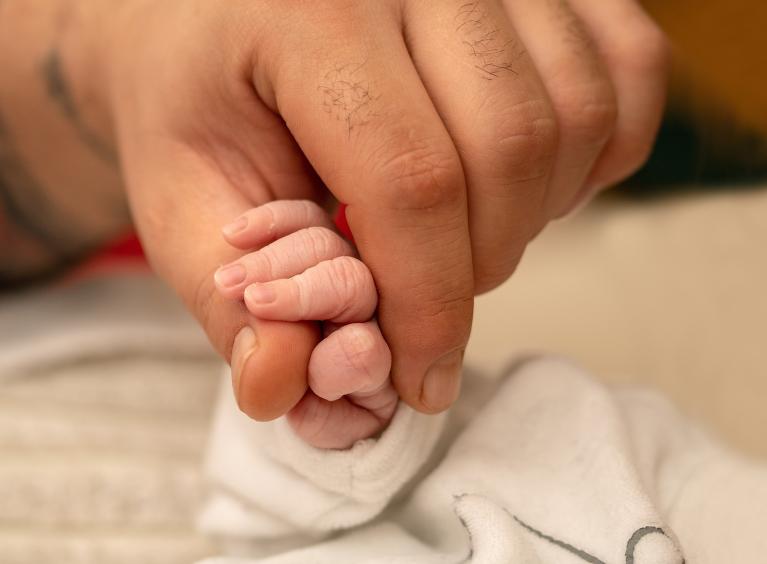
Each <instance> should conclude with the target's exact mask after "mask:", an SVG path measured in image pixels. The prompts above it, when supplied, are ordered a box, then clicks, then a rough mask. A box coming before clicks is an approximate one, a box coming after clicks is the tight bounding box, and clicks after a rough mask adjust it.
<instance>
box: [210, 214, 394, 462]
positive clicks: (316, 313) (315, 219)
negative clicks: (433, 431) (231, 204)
mask: <svg viewBox="0 0 767 564" xmlns="http://www.w3.org/2000/svg"><path fill="white" fill-rule="evenodd" d="M233 225H235V226H236V229H228V230H227V231H225V233H224V236H225V237H226V240H227V241H228V242H229V243H230V244H231V245H233V246H234V247H237V248H238V249H241V250H243V251H248V252H246V254H244V255H243V256H242V257H241V258H240V259H239V260H237V261H234V262H233V263H231V264H229V265H226V266H224V267H222V268H221V269H219V271H218V272H217V273H216V286H217V287H218V290H219V291H220V292H221V293H222V294H223V295H225V296H227V297H229V298H231V299H237V300H243V299H244V301H245V305H246V307H247V308H248V310H249V311H250V312H251V313H252V314H253V315H255V316H256V317H259V318H261V319H271V320H278V321H305V320H316V321H322V322H323V324H322V329H323V337H324V338H323V340H322V341H320V342H319V344H317V346H316V347H315V349H314V351H313V352H312V355H311V358H310V360H309V366H308V367H307V380H308V385H309V390H307V392H306V394H305V395H304V397H303V398H302V399H301V401H300V402H299V403H298V404H297V405H296V406H295V407H293V409H292V410H291V411H290V412H289V413H288V420H289V422H290V424H291V425H292V427H293V429H294V430H295V432H296V433H297V434H298V435H299V436H300V437H302V438H303V439H304V440H305V441H306V442H308V443H309V444H311V445H313V446H316V447H319V448H336V449H343V448H349V447H350V446H352V445H353V444H354V442H355V441H358V440H360V439H365V438H369V437H372V436H375V435H376V434H378V433H380V432H381V431H382V430H383V429H384V428H385V427H386V426H387V425H388V424H389V421H390V420H391V418H392V416H393V414H394V411H395V409H396V407H397V402H398V400H399V398H398V396H397V393H396V392H395V390H394V388H393V386H392V384H391V380H390V378H389V371H390V368H391V353H390V351H389V347H388V345H387V344H386V341H385V340H384V338H383V335H382V334H381V331H380V329H379V328H378V324H377V323H376V321H375V319H373V314H374V313H375V310H376V307H377V305H378V294H377V291H376V288H375V284H374V282H373V277H372V275H371V274H370V271H369V270H368V268H367V267H366V266H365V265H364V264H363V263H362V262H361V261H360V260H359V259H358V258H356V252H355V250H354V248H353V247H352V245H351V244H350V243H349V242H347V241H346V240H345V239H343V238H342V237H341V236H340V235H339V234H338V233H336V231H335V230H334V229H333V224H332V223H331V221H330V218H329V217H328V216H327V214H326V213H325V212H324V211H323V210H322V208H320V207H319V206H317V205H316V204H314V203H312V202H309V201H298V200H295V201H288V200H281V201H276V202H271V203H268V204H265V205H263V206H260V207H257V208H253V209H251V210H249V211H248V212H246V213H245V214H243V216H241V218H239V219H238V220H237V221H236V222H234V223H233ZM254 249H257V250H254ZM233 281H234V283H232V282H233Z"/></svg>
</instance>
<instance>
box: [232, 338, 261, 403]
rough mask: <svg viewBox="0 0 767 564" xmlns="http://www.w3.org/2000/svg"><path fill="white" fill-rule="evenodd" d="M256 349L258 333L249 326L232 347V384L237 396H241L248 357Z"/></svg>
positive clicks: (235, 339)
mask: <svg viewBox="0 0 767 564" xmlns="http://www.w3.org/2000/svg"><path fill="white" fill-rule="evenodd" d="M255 348H256V333H255V331H253V329H251V328H250V327H248V326H247V325H246V326H245V327H243V328H242V329H240V332H239V333H237V336H236V337H235V338H234V344H233V345H232V361H231V364H232V383H233V386H234V392H235V394H239V389H240V374H241V373H242V369H243V367H244V366H245V363H246V362H247V360H248V357H250V355H251V354H252V353H253V351H254V350H255Z"/></svg>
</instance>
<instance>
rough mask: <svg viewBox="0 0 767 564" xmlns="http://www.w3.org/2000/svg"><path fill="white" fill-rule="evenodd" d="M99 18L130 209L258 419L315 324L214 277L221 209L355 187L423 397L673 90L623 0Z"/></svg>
mask: <svg viewBox="0 0 767 564" xmlns="http://www.w3.org/2000/svg"><path fill="white" fill-rule="evenodd" d="M112 22H113V23H112V24H111V25H110V26H109V27H108V29H107V31H108V35H109V46H108V49H107V52H106V54H105V57H104V60H105V67H104V68H105V69H106V70H105V72H106V80H105V84H107V85H108V88H109V107H110V113H111V115H112V117H113V120H114V127H115V131H116V135H117V139H118V144H119V150H120V154H121V161H122V165H123V169H124V174H125V177H126V181H127V187H128V193H129V199H130V202H131V206H132V210H133V214H134V217H135V221H136V223H137V225H138V228H139V231H140V234H141V237H142V240H143V242H144V245H145V248H146V250H147V252H148V254H149V257H150V260H151V262H152V263H153V264H154V266H155V267H156V269H157V270H158V272H159V273H160V274H161V275H162V276H163V277H164V278H165V279H166V280H167V281H168V282H169V283H170V284H171V285H172V286H173V287H174V288H175V289H176V290H177V291H178V292H179V293H180V295H181V296H182V297H183V298H184V299H185V300H186V302H187V304H188V305H189V307H190V308H191V310H192V311H193V312H194V313H195V314H196V315H197V317H198V318H199V320H200V322H201V323H202V325H203V327H204V328H205V330H206V331H207V333H208V335H209V337H210V339H211V341H212V342H213V344H214V345H215V346H216V348H217V349H218V350H219V352H220V353H221V354H222V355H223V356H224V357H226V358H227V359H231V362H232V366H233V369H234V374H235V380H236V386H235V388H236V392H237V395H238V399H239V402H240V406H241V408H242V409H243V410H244V411H245V412H246V413H248V414H249V415H251V416H252V417H254V418H256V419H265V418H271V417H275V416H277V415H280V414H282V413H285V412H286V411H287V410H288V409H290V407H291V406H292V405H294V404H295V403H296V402H297V401H298V400H299V399H300V397H301V395H302V394H303V391H304V390H305V386H306V384H305V374H306V365H307V362H308V358H309V354H310V352H311V350H312V348H313V347H314V344H315V343H316V340H317V339H318V334H317V330H316V328H315V327H314V326H313V325H311V324H304V325H296V324H285V323H277V322H263V321H258V320H256V319H254V318H252V317H249V316H248V315H247V312H246V311H245V309H244V308H243V307H242V305H241V304H237V303H233V302H229V301H227V300H226V299H224V298H223V297H220V296H219V294H218V293H217V292H216V289H215V286H214V282H213V276H214V273H215V272H216V271H217V269H218V267H219V266H220V265H221V264H224V263H227V262H228V261H230V260H233V259H234V258H235V257H234V255H232V251H231V250H230V248H229V247H228V246H227V245H226V243H225V242H224V240H223V238H222V237H221V234H220V228H221V226H222V225H223V224H225V223H226V222H228V221H229V220H230V218H232V217H235V216H236V215H237V214H238V213H241V212H242V211H244V210H246V209H248V208H250V207H252V206H253V205H257V204H259V203H263V202H266V201H269V200H273V199H286V198H289V199H295V198H314V199H321V198H322V197H323V193H324V191H325V187H327V190H329V191H330V192H332V194H333V195H334V196H335V197H336V198H337V199H338V200H340V201H343V202H345V203H347V204H348V208H347V217H348V221H349V224H350V227H351V229H352V231H353V233H354V236H355V240H356V243H357V246H358V248H359V251H360V254H361V257H362V258H363V260H364V261H365V263H366V264H367V265H368V266H369V267H370V270H371V271H372V273H373V275H374V277H375V280H376V283H377V286H378V289H379V293H380V308H379V320H380V324H381V327H382V330H383V333H384V335H385V337H386V339H387V341H388V343H389V345H390V347H391V350H392V355H393V367H392V376H393V379H394V382H395V385H396V387H397V390H398V392H399V393H400V394H401V396H402V398H403V399H404V400H405V401H406V402H408V403H409V404H410V405H412V406H414V407H415V408H416V409H419V410H422V411H427V412H436V411H439V410H442V409H444V408H446V407H448V406H449V405H450V404H451V403H452V401H453V400H454V399H455V397H456V395H457V393H458V387H459V373H460V364H461V359H462V353H463V350H464V347H465V345H466V342H467V339H468V335H469V331H470V325H471V316H472V303H473V296H474V295H475V294H477V293H481V292H484V291H487V290H489V289H491V288H493V287H495V286H497V285H498V284H500V283H501V282H503V281H504V280H506V279H507V278H508V277H509V276H510V275H511V274H512V272H513V271H514V269H515V267H516V265H517V263H518V262H519V260H520V257H521V256H522V254H523V251H524V249H525V246H526V245H527V243H528V242H529V241H530V240H531V239H532V238H533V237H534V236H535V235H536V234H537V233H538V232H539V231H540V230H541V229H542V228H543V227H544V226H545V224H546V223H547V222H548V221H550V220H551V219H553V218H556V217H558V216H561V215H563V214H565V213H567V211H568V210H570V209H572V208H573V206H575V205H576V204H577V203H578V202H580V201H582V200H583V199H584V198H586V197H587V196H588V195H590V194H592V193H593V192H594V191H595V190H597V189H599V188H602V187H604V186H607V185H609V184H612V183H614V182H616V181H618V180H620V179H621V178H623V177H625V176H626V175H628V174H629V173H631V172H632V171H633V170H635V169H636V168H637V167H638V166H639V165H640V164H641V163H642V162H643V161H644V160H645V158H646V156H647V155H648V152H649V150H650V147H651V144H652V141H653V138H654V135H655V132H656V129H657V126H658V123H659V119H660V115H661V110H662V105H663V100H664V91H665V66H666V60H665V59H666V57H665V52H666V51H665V43H664V39H663V35H662V34H661V32H660V31H659V30H658V28H657V27H656V26H655V25H654V24H653V23H652V21H650V20H649V19H648V17H647V16H646V15H645V14H644V12H643V11H642V9H641V8H640V6H639V5H638V4H637V3H636V2H635V1H633V0H612V1H610V2H605V1H604V0H505V1H503V2H501V1H499V0H478V1H472V2H467V1H466V0H445V1H442V2H434V1H433V0H359V1H356V2H338V1H332V0H315V1H313V2H297V1H269V0H237V1H231V2H199V1H198V2H189V1H188V0H167V1H164V2H154V1H148V0H133V1H131V2H126V3H122V4H121V5H120V8H114V11H113V14H112ZM315 171H316V172H315ZM320 179H321V181H320ZM238 225H241V223H240V224H238V223H236V222H235V223H234V224H232V225H230V226H229V229H230V231H231V230H236V229H237V227H238ZM243 275H245V276H247V272H243V271H242V270H239V269H237V268H234V269H227V270H226V273H225V274H224V271H221V272H220V273H219V277H220V280H219V281H222V280H224V279H225V280H224V281H227V280H228V281H229V282H232V283H235V282H237V279H238V277H239V278H241V277H242V276H243ZM243 328H245V329H243Z"/></svg>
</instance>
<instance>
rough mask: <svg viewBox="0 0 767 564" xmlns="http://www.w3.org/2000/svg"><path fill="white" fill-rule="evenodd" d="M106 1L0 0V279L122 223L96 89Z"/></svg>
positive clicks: (83, 248) (123, 211) (70, 253)
mask: <svg viewBox="0 0 767 564" xmlns="http://www.w3.org/2000/svg"><path fill="white" fill-rule="evenodd" d="M112 3H113V2H112V0H47V1H44V2H43V1H37V2H30V1H29V0H2V1H0V284H6V283H8V282H12V281H17V280H21V279H25V278H29V277H32V276H36V275H39V274H42V273H44V272H47V271H50V270H52V269H55V268H56V267H57V266H59V265H61V264H64V263H67V262H69V261H71V260H73V259H75V258H77V257H78V256H81V255H82V254H83V253H85V252H87V251H88V250H89V249H91V248H92V247H94V246H95V245H97V244H98V243H99V242H101V241H103V240H104V239H105V238H106V237H108V236H110V235H111V234H113V233H115V232H116V231H117V230H119V229H121V228H124V227H125V225H126V224H127V223H128V212H127V207H126V205H125V198H124V194H123V191H122V188H121V183H120V174H119V166H118V160H117V157H116V155H115V152H114V150H113V146H112V140H111V138H112V135H111V131H110V124H109V119H108V113H107V112H106V109H105V103H104V100H105V99H106V96H104V95H103V93H102V90H103V89H104V84H105V80H104V77H103V76H101V73H102V70H103V69H104V66H103V65H102V64H101V57H102V56H103V54H104V50H105V46H104V45H103V44H102V42H101V41H100V37H103V33H105V32H106V31H107V28H106V24H107V23H108V22H107V21H106V18H107V17H108V11H107V10H106V9H107V8H109V7H110V6H109V5H110V4H112ZM118 4H119V3H118Z"/></svg>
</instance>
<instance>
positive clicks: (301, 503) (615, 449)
mask: <svg viewBox="0 0 767 564" xmlns="http://www.w3.org/2000/svg"><path fill="white" fill-rule="evenodd" d="M479 383H480V382H479V380H477V381H471V380H470V381H468V382H467V386H468V387H469V388H471V387H473V386H475V385H478V384H479ZM467 391H469V392H471V390H467ZM468 395H469V396H471V395H472V394H471V393H469V394H468ZM223 397H226V398H227V399H226V401H225V402H223V403H222V404H221V406H220V410H219V413H218V415H217V423H216V431H215V433H214V436H213V442H212V444H211V450H210V452H209V467H208V468H209V473H210V474H209V475H210V476H211V478H212V479H213V480H214V483H215V484H216V486H217V487H216V488H215V494H214V496H213V498H212V501H211V503H210V504H209V505H208V507H207V510H206V512H205V513H204V514H203V519H202V521H201V523H202V524H203V526H204V528H205V529H206V530H207V531H208V532H212V533H214V534H218V535H220V536H221V537H222V538H232V537H233V536H238V535H239V536H240V539H249V540H250V544H247V545H244V544H241V545H239V546H238V547H237V549H236V550H234V549H232V550H230V551H227V552H228V556H226V555H222V556H221V557H218V558H213V559H209V560H206V561H205V564H235V563H237V564H253V563H256V562H258V563H260V564H267V563H268V564H298V563H301V564H305V563H326V562H327V563H333V564H345V563H349V564H351V563H355V564H357V563H379V562H393V563H413V564H416V563H418V564H430V563H432V562H440V563H455V564H458V563H460V562H467V561H471V562H477V563H480V564H544V563H545V564H549V563H557V564H559V563H562V564H576V563H578V564H582V563H583V562H588V563H591V564H613V563H615V564H618V563H620V564H623V563H626V564H681V563H682V562H685V556H684V555H685V554H686V555H690V556H689V560H687V562H691V563H694V564H714V563H721V562H726V561H727V562H735V561H737V562H739V563H750V562H753V563H760V562H764V558H763V555H764V554H767V537H765V535H763V534H762V532H761V531H762V530H763V527H764V523H765V521H766V520H767V509H766V508H767V469H765V467H763V466H760V465H758V464H755V463H751V462H747V461H745V460H743V459H741V458H739V457H737V456H734V455H732V454H731V453H729V452H728V451H726V450H725V449H723V448H721V447H720V446H718V445H717V444H716V443H714V442H713V441H712V440H711V439H709V438H708V437H707V436H706V435H705V434H704V433H702V432H701V431H699V430H698V429H697V428H696V427H695V426H694V425H692V424H690V422H689V421H687V420H686V419H685V418H684V417H682V416H680V415H679V414H678V413H677V412H675V411H674V409H673V408H672V407H671V406H670V405H669V404H668V402H666V401H665V400H662V399H661V398H659V397H657V396H656V395H654V394H650V393H647V392H641V391H614V390H610V389H608V388H606V387H605V386H603V385H601V384H599V383H597V382H595V381H594V380H593V379H592V378H591V377H590V376H589V375H588V374H586V373H585V372H583V371H582V370H580V369H579V368H577V367H574V366H573V365H571V364H569V363H568V362H566V361H564V360H558V359H553V358H543V359H537V360H532V361H528V362H526V363H524V364H522V365H521V366H520V367H518V368H516V369H515V370H514V371H513V372H512V373H511V374H510V375H509V376H508V377H507V378H506V379H505V380H503V382H501V383H500V385H499V386H498V388H497V389H496V390H495V393H494V394H492V398H491V399H490V400H489V401H488V402H487V403H485V404H484V405H478V406H476V411H475V413H474V414H473V417H472V418H471V420H470V423H469V424H468V425H467V426H466V427H465V428H463V429H461V428H460V426H458V427H457V428H456V427H455V426H446V427H445V428H444V430H443V431H442V432H443V435H442V437H440V442H447V443H448V444H449V448H448V449H447V452H446V453H445V454H441V451H440V449H435V448H434V447H435V445H436V444H437V435H438V434H439V432H440V428H441V425H438V424H436V423H434V424H433V426H429V422H430V421H432V422H433V421H437V419H432V418H429V417H425V416H421V415H416V414H414V413H413V412H412V411H410V410H407V409H406V408H400V411H399V412H398V414H397V417H396V418H395V421H394V422H393V424H392V426H391V427H390V428H389V429H388V430H387V431H386V433H384V434H383V435H382V437H381V438H380V439H379V440H378V441H365V442H363V443H361V444H359V445H357V446H355V447H354V449H352V450H350V451H348V452H328V451H318V450H316V449H312V448H310V447H307V446H306V445H303V444H302V443H300V441H298V439H297V438H296V437H295V436H293V435H292V434H291V433H290V431H289V429H288V428H287V427H285V425H284V423H280V422H277V423H273V424H267V425H263V424H256V423H253V422H251V421H248V420H247V419H245V418H243V416H240V415H238V414H237V413H236V407H235V406H234V405H233V404H232V402H231V399H230V397H229V396H228V394H227V395H225V396H223ZM461 401H463V400H459V405H458V406H457V410H456V411H457V412H461V411H463V410H462V405H461V403H460V402H461ZM450 429H455V434H454V435H453V434H451V431H450ZM427 451H431V455H432V459H431V460H429V463H428V464H427V466H426V467H425V470H426V471H425V472H423V473H422V475H417V474H416V471H417V468H418V467H420V466H421V465H422V464H423V463H424V462H425V461H426V459H427V457H428V456H429V452H427ZM393 453H397V454H398V456H393ZM416 456H417V457H416ZM411 457H414V458H412V460H411V461H410V463H408V462H405V459H408V458H411ZM392 471H394V474H393V475H390V474H389V473H390V472H392ZM406 484H410V487H408V488H406V489H404V490H400V491H399V495H398V491H397V490H398V488H403V487H404V486H405V485H406ZM747 490H748V493H747ZM225 500H226V501H225ZM391 500H393V503H391V505H390V506H389V507H388V508H385V506H386V504H387V503H389V502H390V501H391ZM235 507H236V509H235ZM334 529H345V530H343V531H337V532H336V534H334V535H333V536H331V537H328V536H327V534H326V533H327V532H328V531H330V530H334ZM277 538H283V539H287V538H291V541H290V542H288V543H286V544H283V545H282V546H280V547H279V548H275V545H274V543H273V541H274V540H275V539H277ZM721 541H724V544H722V542H721ZM267 546H269V547H270V548H268V549H266V548H265V547H267ZM230 547H231V545H230ZM693 555H694V558H693Z"/></svg>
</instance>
